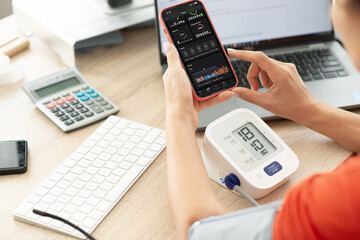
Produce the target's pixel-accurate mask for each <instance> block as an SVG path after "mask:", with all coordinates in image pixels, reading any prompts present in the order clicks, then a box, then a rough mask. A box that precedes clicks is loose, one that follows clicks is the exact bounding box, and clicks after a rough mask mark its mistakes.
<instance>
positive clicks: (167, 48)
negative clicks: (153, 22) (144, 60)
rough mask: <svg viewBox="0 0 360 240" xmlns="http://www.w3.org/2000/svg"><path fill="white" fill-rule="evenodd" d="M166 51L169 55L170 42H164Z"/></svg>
mask: <svg viewBox="0 0 360 240" xmlns="http://www.w3.org/2000/svg"><path fill="white" fill-rule="evenodd" d="M164 50H165V53H168V52H169V51H170V43H169V42H164Z"/></svg>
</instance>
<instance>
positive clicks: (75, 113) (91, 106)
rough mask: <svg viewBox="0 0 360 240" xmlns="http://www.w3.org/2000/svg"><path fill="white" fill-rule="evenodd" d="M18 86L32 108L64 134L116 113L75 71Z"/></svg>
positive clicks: (108, 101)
mask: <svg viewBox="0 0 360 240" xmlns="http://www.w3.org/2000/svg"><path fill="white" fill-rule="evenodd" d="M21 87H22V89H23V90H24V91H25V93H26V94H27V95H28V96H29V98H30V99H31V101H32V102H33V103H34V104H35V105H36V107H37V108H38V109H40V111H42V112H43V113H44V114H45V115H46V116H47V117H48V118H50V120H51V121H53V122H54V123H55V124H56V125H57V126H58V127H59V128H60V129H61V130H63V131H64V132H70V131H73V130H76V129H78V128H81V127H84V126H86V125H89V124H91V123H94V122H96V121H99V120H101V119H103V118H106V117H107V116H109V115H111V114H114V113H117V112H118V111H119V108H118V107H117V106H116V105H115V104H114V103H112V102H111V101H110V100H109V99H107V98H106V97H105V96H104V95H102V94H100V93H99V91H97V90H96V89H95V88H94V87H92V86H91V85H90V84H89V83H88V82H87V81H86V80H85V78H84V77H83V76H82V75H81V74H80V72H79V71H78V70H77V69H76V68H70V69H67V70H64V71H61V72H57V73H54V74H51V75H49V76H46V77H43V78H40V79H37V80H34V81H31V82H28V83H25V84H23V85H22V86H21Z"/></svg>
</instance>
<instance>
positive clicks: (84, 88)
mask: <svg viewBox="0 0 360 240" xmlns="http://www.w3.org/2000/svg"><path fill="white" fill-rule="evenodd" d="M81 89H82V90H86V89H89V86H85V87H82V88H81Z"/></svg>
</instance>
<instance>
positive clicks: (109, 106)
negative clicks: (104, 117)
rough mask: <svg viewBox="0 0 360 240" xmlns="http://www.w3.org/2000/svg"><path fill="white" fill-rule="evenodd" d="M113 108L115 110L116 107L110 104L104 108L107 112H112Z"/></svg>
mask: <svg viewBox="0 0 360 240" xmlns="http://www.w3.org/2000/svg"><path fill="white" fill-rule="evenodd" d="M113 108H114V106H112V105H110V104H108V105H105V106H104V109H105V110H111V109H113Z"/></svg>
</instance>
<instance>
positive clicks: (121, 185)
mask: <svg viewBox="0 0 360 240" xmlns="http://www.w3.org/2000/svg"><path fill="white" fill-rule="evenodd" d="M141 170H143V168H142V167H140V166H137V165H133V166H132V167H131V168H130V169H129V170H128V171H127V173H126V174H125V175H124V176H123V177H122V178H121V179H120V181H119V182H118V183H117V184H116V186H115V187H114V188H113V189H112V190H111V191H110V192H108V194H107V195H106V197H105V200H108V201H110V202H115V201H116V200H117V199H118V198H119V196H120V195H121V194H122V193H123V192H124V191H125V189H126V188H127V187H128V186H129V185H130V184H131V182H132V181H134V178H136V177H137V175H139V173H140V172H141Z"/></svg>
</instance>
